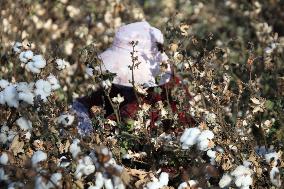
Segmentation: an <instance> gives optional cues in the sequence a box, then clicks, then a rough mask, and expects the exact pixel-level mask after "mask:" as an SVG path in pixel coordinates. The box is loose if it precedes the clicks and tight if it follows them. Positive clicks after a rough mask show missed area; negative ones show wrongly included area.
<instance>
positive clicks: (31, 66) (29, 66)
mask: <svg viewBox="0 0 284 189" xmlns="http://www.w3.org/2000/svg"><path fill="white" fill-rule="evenodd" d="M25 68H26V70H28V71H29V72H32V73H35V74H39V73H40V69H39V68H37V67H35V66H34V63H33V62H28V63H27V64H26V67H25Z"/></svg>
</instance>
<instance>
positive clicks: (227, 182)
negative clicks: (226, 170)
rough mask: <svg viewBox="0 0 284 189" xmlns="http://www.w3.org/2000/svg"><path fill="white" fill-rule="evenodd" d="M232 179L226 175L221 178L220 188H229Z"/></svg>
mask: <svg viewBox="0 0 284 189" xmlns="http://www.w3.org/2000/svg"><path fill="white" fill-rule="evenodd" d="M232 180H233V179H232V177H231V176H230V175H229V174H224V175H223V176H222V178H221V180H220V181H219V186H220V188H225V187H227V186H229V185H230V184H231V182H232Z"/></svg>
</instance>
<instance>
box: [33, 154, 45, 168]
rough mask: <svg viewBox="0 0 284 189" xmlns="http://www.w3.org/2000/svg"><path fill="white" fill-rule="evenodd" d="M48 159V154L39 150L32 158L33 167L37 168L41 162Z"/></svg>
mask: <svg viewBox="0 0 284 189" xmlns="http://www.w3.org/2000/svg"><path fill="white" fill-rule="evenodd" d="M46 159H47V154H46V153H44V152H43V151H41V150H39V151H36V152H35V153H34V154H33V156H32V165H33V167H36V166H37V164H38V163H39V162H41V161H45V160H46Z"/></svg>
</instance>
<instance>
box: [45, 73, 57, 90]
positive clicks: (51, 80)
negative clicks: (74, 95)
mask: <svg viewBox="0 0 284 189" xmlns="http://www.w3.org/2000/svg"><path fill="white" fill-rule="evenodd" d="M47 81H48V82H49V83H50V84H51V89H52V90H56V89H59V88H60V85H59V81H58V80H57V78H56V77H55V76H54V75H53V74H50V75H49V76H48V77H47Z"/></svg>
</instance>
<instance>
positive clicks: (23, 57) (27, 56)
mask: <svg viewBox="0 0 284 189" xmlns="http://www.w3.org/2000/svg"><path fill="white" fill-rule="evenodd" d="M33 56H34V53H33V52H32V51H31V50H27V51H22V52H21V53H20V55H19V58H20V61H21V62H23V63H27V62H28V60H31V59H32V58H33Z"/></svg>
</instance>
